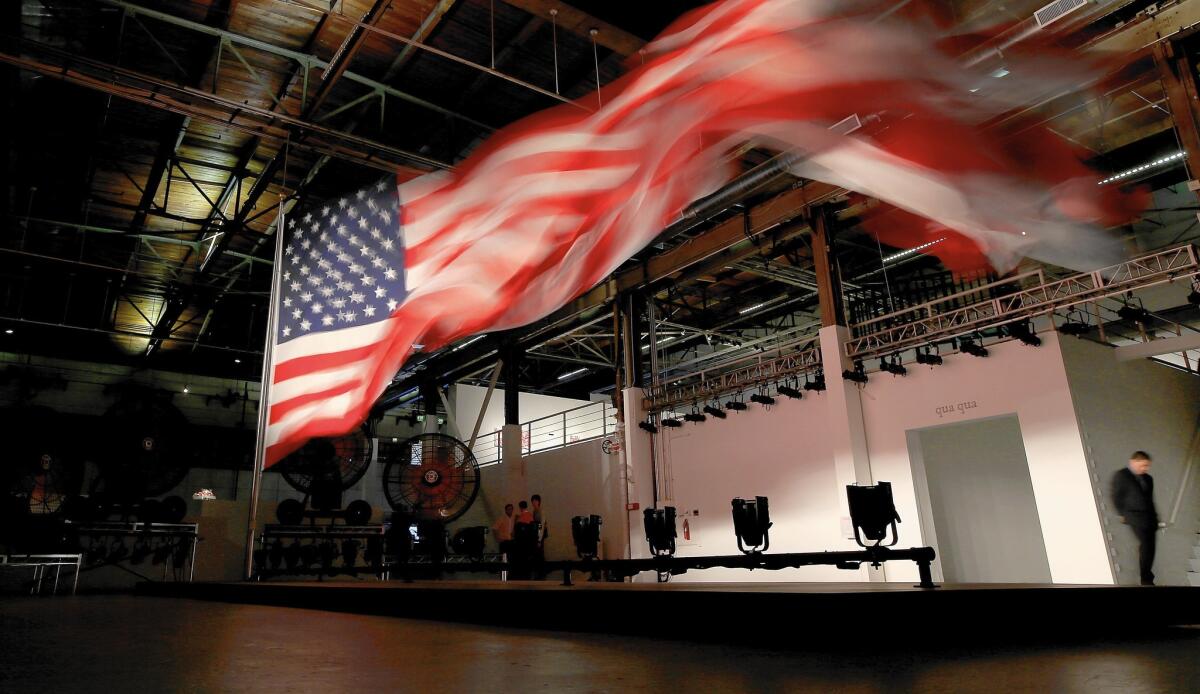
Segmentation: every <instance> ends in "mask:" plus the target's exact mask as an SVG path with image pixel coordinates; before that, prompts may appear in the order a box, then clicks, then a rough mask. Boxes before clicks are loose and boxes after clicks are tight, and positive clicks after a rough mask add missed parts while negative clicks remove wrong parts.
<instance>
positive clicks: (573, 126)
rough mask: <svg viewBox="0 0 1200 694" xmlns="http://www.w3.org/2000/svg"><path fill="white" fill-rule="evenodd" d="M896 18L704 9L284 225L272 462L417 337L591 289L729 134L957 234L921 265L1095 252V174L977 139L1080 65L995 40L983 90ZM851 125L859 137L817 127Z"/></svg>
mask: <svg viewBox="0 0 1200 694" xmlns="http://www.w3.org/2000/svg"><path fill="white" fill-rule="evenodd" d="M894 7H895V3H894V2H881V1H877V0H724V1H723V2H719V3H715V4H713V5H710V6H707V7H705V8H702V9H700V10H697V11H695V12H694V13H692V14H689V15H687V16H685V17H683V18H681V19H680V20H679V21H678V22H676V24H674V25H673V26H672V27H670V28H669V29H668V30H667V31H666V32H665V33H664V34H663V35H662V36H661V37H660V38H659V39H657V40H656V41H654V42H652V43H651V44H649V45H647V47H646V49H645V53H644V55H643V56H641V57H644V59H645V63H644V64H641V65H637V66H633V67H631V69H630V71H629V72H628V74H626V75H625V76H624V77H622V78H621V79H619V80H617V81H616V82H614V83H613V84H610V85H608V86H607V87H605V89H604V90H603V92H602V95H601V96H602V99H601V101H602V102H603V104H604V105H603V107H602V108H600V109H598V110H595V111H593V112H586V111H584V110H581V109H579V108H577V107H575V106H561V107H557V108H555V109H551V110H549V111H545V112H543V113H540V114H535V115H534V116H531V117H529V118H526V119H524V120H523V121H520V122H518V123H516V124H514V125H512V126H510V127H508V128H506V129H505V130H503V131H501V132H499V133H497V134H496V135H494V136H493V137H492V138H491V139H490V140H489V141H488V142H486V143H484V144H483V145H482V146H481V147H480V148H479V149H478V150H477V151H476V152H474V153H473V154H472V155H471V156H470V157H469V158H468V159H467V160H466V161H465V162H464V163H463V164H462V165H461V166H459V167H458V168H457V169H456V170H455V171H453V172H450V173H444V174H437V175H430V176H425V177H422V178H418V179H415V180H412V181H408V182H405V183H403V184H400V185H399V186H398V188H397V187H392V186H388V185H384V186H382V187H380V186H376V187H375V188H373V189H371V190H370V191H366V192H363V193H359V194H355V195H353V196H350V197H347V198H345V199H343V200H340V201H337V202H336V203H335V204H330V205H327V206H323V207H321V208H320V209H318V210H315V211H314V210H307V211H304V212H302V213H301V214H300V215H299V216H298V217H297V215H295V214H293V215H291V218H292V220H294V221H295V229H297V230H298V233H297V234H296V236H295V237H294V238H293V239H292V241H291V242H289V244H288V246H287V248H288V249H289V256H288V257H287V261H286V262H285V263H284V270H283V271H284V272H290V273H291V275H289V276H286V277H287V279H286V280H285V286H284V289H285V291H284V292H283V293H282V295H281V297H280V299H281V300H282V301H283V303H284V304H285V305H284V306H281V307H280V308H281V310H282V311H283V313H281V314H280V318H281V320H280V323H279V324H280V334H279V335H278V339H279V340H280V345H279V347H278V348H277V350H276V354H275V364H274V367H273V372H272V373H273V378H272V381H273V383H272V388H271V393H270V397H269V402H270V404H271V410H270V413H269V421H270V425H269V427H268V431H267V446H268V448H267V457H266V461H267V464H268V465H269V464H271V463H273V462H276V461H278V460H279V459H280V458H282V456H283V455H285V454H286V453H288V452H290V451H292V450H294V449H295V448H297V447H298V446H300V445H301V444H302V443H303V442H304V440H306V439H307V438H310V437H313V436H331V435H338V434H341V433H344V432H346V431H349V430H350V429H352V428H353V427H354V426H356V425H357V424H358V423H359V422H361V421H362V420H363V419H364V418H365V416H366V415H367V412H368V410H369V409H370V406H371V404H372V403H373V402H374V400H375V399H376V398H377V397H378V396H379V395H380V394H381V393H382V391H383V389H384V388H385V387H386V386H387V384H388V383H389V382H390V380H391V378H392V376H393V374H395V373H396V371H398V370H399V368H400V366H401V365H402V364H403V362H404V360H405V359H406V358H407V357H408V355H409V354H410V353H411V351H412V349H413V345H414V344H415V343H420V344H424V345H425V346H426V348H427V349H430V350H432V349H436V348H438V347H441V346H442V345H445V344H447V343H449V342H451V341H453V340H455V339H458V338H461V337H465V336H468V335H472V334H475V333H479V332H484V331H490V330H498V329H507V328H512V327H517V326H520V325H524V324H526V323H529V322H531V321H534V320H537V319H539V318H541V317H543V316H546V315H548V314H549V313H551V312H552V311H554V310H555V309H557V308H558V307H560V306H562V305H563V304H565V303H566V302H568V301H570V300H571V299H572V298H574V297H575V296H578V295H579V294H580V293H582V292H584V291H586V290H587V289H589V288H590V287H592V286H594V285H595V284H597V283H598V282H599V281H601V280H602V279H603V278H604V277H605V276H607V275H608V274H609V273H611V272H612V271H613V270H614V269H615V268H616V267H617V266H618V265H619V264H620V263H622V262H623V261H625V260H626V259H628V258H629V257H630V256H631V255H633V254H634V253H635V252H637V251H638V250H640V249H641V248H643V247H644V246H645V245H646V244H647V243H649V242H650V241H651V240H652V239H653V238H654V237H655V236H656V235H657V234H658V233H659V231H660V230H661V229H662V228H663V226H665V225H666V224H669V223H670V222H672V221H673V220H674V219H675V218H676V217H677V216H678V215H679V213H680V211H681V210H683V209H684V208H685V207H686V206H687V205H688V204H689V203H691V202H692V201H694V200H696V199H698V198H700V197H702V196H704V195H706V194H708V193H710V192H712V191H714V190H715V189H716V188H718V187H719V186H720V185H721V184H722V183H723V182H724V181H726V180H727V179H728V178H729V176H730V174H731V173H732V172H731V171H730V167H729V161H730V156H729V155H730V152H731V151H732V150H734V149H735V148H737V147H740V146H743V145H745V144H746V143H747V142H753V143H755V144H765V145H768V146H774V147H775V148H777V149H780V150H790V151H791V152H793V153H795V154H796V155H798V157H797V160H796V161H797V164H796V165H795V169H794V170H795V172H796V173H797V174H800V175H803V176H805V177H808V178H814V179H817V180H823V181H826V182H829V183H834V184H836V185H839V186H843V187H845V188H847V189H849V190H855V191H859V192H862V193H865V194H868V195H871V196H873V197H875V198H878V199H879V200H881V201H883V202H885V203H890V204H891V205H894V206H895V208H898V211H899V212H901V213H903V214H904V215H907V218H908V219H910V220H916V222H917V224H918V226H921V227H922V229H921V230H920V234H924V235H936V238H946V237H948V236H953V237H954V239H956V240H957V241H956V242H955V243H941V244H928V245H929V252H933V253H938V252H941V251H942V250H944V249H950V248H961V247H962V244H963V243H967V244H969V245H970V246H971V247H972V248H973V249H975V252H976V254H977V256H978V257H979V258H982V259H985V260H986V261H987V262H990V263H991V264H993V265H994V266H995V267H997V268H998V269H1000V270H1007V269H1008V268H1010V267H1012V266H1013V265H1014V264H1015V263H1016V262H1017V261H1018V260H1019V259H1020V258H1021V257H1022V256H1023V255H1029V254H1034V255H1039V254H1040V255H1042V256H1043V257H1046V256H1050V257H1053V258H1054V260H1056V261H1057V262H1060V264H1067V265H1072V264H1074V265H1094V264H1099V261H1100V260H1104V259H1107V257H1106V256H1105V253H1104V250H1103V244H1101V243H1099V242H1098V239H1099V238H1100V237H1099V236H1098V235H1097V234H1096V230H1097V225H1096V224H1095V222H1097V221H1099V220H1102V219H1104V218H1105V213H1106V208H1105V204H1104V200H1103V199H1102V197H1101V195H1102V190H1101V189H1100V187H1098V186H1097V185H1096V182H1097V181H1098V177H1096V176H1095V175H1094V174H1092V173H1091V172H1089V171H1088V170H1087V169H1086V168H1083V167H1081V166H1080V165H1079V163H1078V161H1077V160H1075V159H1074V156H1075V155H1074V153H1073V152H1071V151H1070V150H1068V149H1067V148H1066V147H1062V146H1060V147H1050V148H1037V154H1036V155H1033V156H1021V155H1020V154H1021V151H1020V150H1021V147H1020V146H1019V142H1020V139H1019V138H1017V139H1014V138H1012V137H1010V134H1011V133H1010V132H1000V131H998V130H996V129H988V128H985V127H983V124H984V123H985V122H986V121H988V120H990V119H993V118H995V117H996V116H998V115H999V114H1002V113H1005V112H1009V111H1012V110H1014V109H1017V108H1019V107H1021V106H1023V105H1026V104H1028V103H1035V102H1036V101H1037V100H1039V99H1041V98H1043V97H1044V96H1045V95H1046V94H1047V93H1048V92H1053V91H1055V90H1060V89H1062V88H1063V86H1064V84H1068V83H1070V82H1072V81H1077V80H1079V79H1082V77H1081V76H1084V75H1086V74H1087V73H1088V70H1087V69H1084V68H1081V67H1080V66H1079V65H1078V64H1077V63H1076V62H1072V61H1070V60H1065V59H1063V57H1062V56H1060V55H1055V56H1053V58H1054V59H1053V60H1044V59H1041V57H1040V56H1039V54H1038V53H1037V51H1036V50H1034V51H1028V52H1026V53H1024V54H1023V53H1022V52H1021V51H1019V50H1016V49H1010V50H1008V51H1007V52H1006V53H1005V60H1007V61H1008V62H1007V63H1006V65H1007V67H1006V68H1005V70H1004V72H1003V76H1004V80H1006V81H1004V82H997V81H996V80H997V79H998V78H997V77H995V75H999V74H1001V73H1000V72H993V73H991V74H989V73H988V72H987V70H988V69H990V67H989V66H987V65H986V64H984V67H983V68H982V71H981V70H980V69H969V68H966V67H963V65H962V64H960V63H959V62H958V61H956V60H955V58H954V56H952V55H950V54H948V53H947V52H946V51H945V48H944V46H945V45H946V44H947V42H945V41H942V42H939V40H938V39H939V38H942V37H939V36H937V35H934V34H933V33H932V32H931V31H929V30H927V29H926V28H925V27H924V26H923V25H920V24H918V23H915V22H913V21H910V20H907V19H905V18H904V16H903V15H902V13H891V12H890V9H891V8H894ZM1085 67H1086V66H1085ZM1010 73H1011V74H1010ZM989 80H990V81H989ZM998 85H999V86H998ZM580 103H581V104H585V105H588V108H589V109H590V108H591V105H592V104H594V103H595V101H594V99H593V97H589V98H587V99H584V100H581V101H580ZM850 114H857V116H859V120H860V121H861V122H862V124H863V127H862V128H859V129H858V130H856V131H855V132H853V133H852V134H851V133H846V132H844V131H841V130H837V129H834V130H831V129H830V126H831V125H833V124H835V123H838V122H839V121H842V120H843V119H845V118H846V117H847V116H848V115H850ZM1010 130H1011V129H1010ZM287 226H288V227H289V230H290V229H291V228H292V221H290V220H289V221H288V223H287ZM376 232H378V233H376ZM925 240H926V239H925V236H919V237H918V238H917V239H916V241H915V242H914V243H912V245H914V246H915V245H918V243H920V242H922V241H925ZM306 244H307V245H306ZM293 259H295V260H296V263H295V264H293V263H292V260H293ZM1064 260H1066V261H1073V262H1065V263H1064V262H1063V261H1064ZM322 263H323V264H322ZM301 268H304V269H301ZM389 271H390V272H391V275H389V274H388V273H389ZM337 273H341V277H340V278H339V277H338V274H337ZM296 287H298V288H296ZM334 302H337V304H335V303H334Z"/></svg>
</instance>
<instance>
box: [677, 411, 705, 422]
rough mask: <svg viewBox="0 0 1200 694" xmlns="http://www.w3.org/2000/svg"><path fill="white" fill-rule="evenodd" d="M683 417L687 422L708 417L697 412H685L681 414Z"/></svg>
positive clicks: (700, 420)
mask: <svg viewBox="0 0 1200 694" xmlns="http://www.w3.org/2000/svg"><path fill="white" fill-rule="evenodd" d="M683 419H684V421H687V422H703V421H704V420H706V419H708V417H705V416H704V415H702V414H700V413H699V412H688V413H687V414H685V415H683Z"/></svg>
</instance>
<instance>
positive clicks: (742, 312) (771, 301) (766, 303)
mask: <svg viewBox="0 0 1200 694" xmlns="http://www.w3.org/2000/svg"><path fill="white" fill-rule="evenodd" d="M786 298H788V295H787V294H782V295H780V296H777V297H775V298H774V299H767V300H766V301H764V302H762V303H760V304H754V305H753V306H747V307H746V308H744V309H742V310H740V311H738V315H740V316H744V315H746V314H747V313H750V312H751V311H757V310H758V309H760V308H762V307H763V306H770V305H771V304H774V303H778V302H780V301H783V300H784V299H786Z"/></svg>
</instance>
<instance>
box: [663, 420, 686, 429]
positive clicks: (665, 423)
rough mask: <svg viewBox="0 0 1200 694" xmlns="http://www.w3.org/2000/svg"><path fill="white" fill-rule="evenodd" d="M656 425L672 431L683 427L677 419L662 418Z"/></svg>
mask: <svg viewBox="0 0 1200 694" xmlns="http://www.w3.org/2000/svg"><path fill="white" fill-rule="evenodd" d="M658 423H659V424H661V425H663V426H665V427H671V428H672V429H678V428H679V427H681V426H683V422H681V421H679V420H678V419H672V418H671V417H663V418H662V419H660V420H658Z"/></svg>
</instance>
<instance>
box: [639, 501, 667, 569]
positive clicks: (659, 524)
mask: <svg viewBox="0 0 1200 694" xmlns="http://www.w3.org/2000/svg"><path fill="white" fill-rule="evenodd" d="M642 518H643V521H644V522H645V527H646V542H647V543H648V544H649V545H650V554H653V555H654V556H656V557H670V556H673V555H674V554H675V507H674V506H667V507H666V508H648V509H646V510H645V511H643V512H642Z"/></svg>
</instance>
